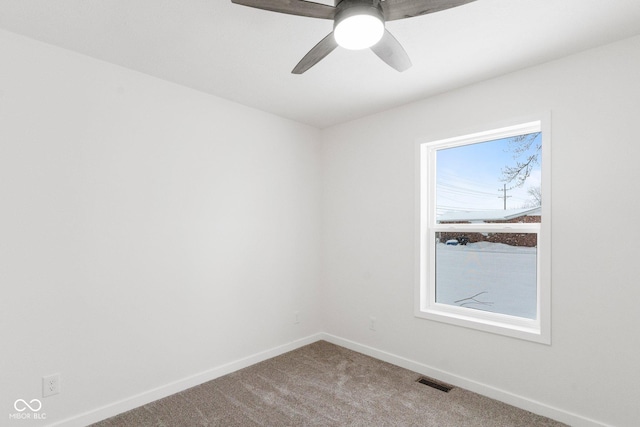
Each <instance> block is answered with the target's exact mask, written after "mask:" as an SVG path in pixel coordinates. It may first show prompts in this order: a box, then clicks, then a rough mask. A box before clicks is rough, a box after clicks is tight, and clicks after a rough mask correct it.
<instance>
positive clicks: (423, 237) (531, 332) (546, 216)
mask: <svg viewBox="0 0 640 427" xmlns="http://www.w3.org/2000/svg"><path fill="white" fill-rule="evenodd" d="M485 129H486V128H485ZM490 129H491V130H488V131H480V132H466V133H461V136H457V137H453V138H444V139H433V138H429V139H427V138H421V139H420V140H418V144H417V155H416V158H417V162H416V163H417V173H416V177H417V185H416V187H417V196H416V197H417V200H418V203H417V204H416V205H417V209H418V214H417V218H418V221H417V222H418V224H417V228H418V232H417V240H418V241H417V243H416V254H417V262H416V264H417V270H418V272H417V279H416V291H415V293H416V295H415V316H416V317H419V318H423V319H428V320H435V321H438V322H444V323H448V324H452V325H457V326H462V327H467V328H472V329H477V330H481V331H485V332H491V333H496V334H500V335H505V336H510V337H514V338H520V339H524V340H528V341H534V342H538V343H543V344H547V345H550V344H551V176H550V171H551V162H550V160H551V159H550V155H549V153H550V151H551V120H550V113H546V114H539V115H536V116H534V117H529V118H525V119H520V120H513V121H511V122H507V124H506V125H505V124H502V125H500V126H494V127H492V128H490ZM533 132H542V153H541V159H542V162H541V163H542V164H541V168H542V214H541V222H540V223H505V224H493V223H491V224H489V223H484V224H438V223H437V221H436V200H435V197H436V182H435V181H436V166H437V165H436V160H435V159H436V156H435V153H436V151H437V150H441V149H445V148H453V147H459V146H463V145H469V144H474V143H480V142H487V141H493V140H497V139H501V138H507V137H511V136H516V135H524V134H527V133H533ZM443 231H446V232H451V231H460V232H461V234H462V233H470V232H480V233H498V232H499V233H535V234H537V239H538V240H537V243H538V244H537V258H536V259H537V267H536V269H537V275H536V277H537V304H536V306H537V315H536V319H526V318H522V317H517V316H510V315H505V314H500V313H491V312H487V311H483V310H476V309H473V308H466V307H458V306H452V305H448V304H441V303H437V302H436V289H435V287H436V286H435V248H436V242H435V236H436V233H437V232H443Z"/></svg>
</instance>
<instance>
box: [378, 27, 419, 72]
mask: <svg viewBox="0 0 640 427" xmlns="http://www.w3.org/2000/svg"><path fill="white" fill-rule="evenodd" d="M371 50H372V51H373V53H375V54H376V55H378V57H379V58H380V59H382V60H383V61H384V62H386V63H387V64H388V65H389V66H391V67H392V68H395V69H396V70H398V71H400V72H403V71H405V70H407V69H409V68H411V65H412V64H411V60H410V59H409V55H407V52H406V51H405V50H404V48H403V47H402V45H400V43H399V42H398V40H396V38H395V37H393V35H391V33H390V32H389V31H388V30H385V31H384V35H383V36H382V39H381V40H380V41H379V42H378V43H377V44H375V45H373V46H371Z"/></svg>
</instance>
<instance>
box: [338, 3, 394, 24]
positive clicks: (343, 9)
mask: <svg viewBox="0 0 640 427" xmlns="http://www.w3.org/2000/svg"><path fill="white" fill-rule="evenodd" d="M374 4H375V5H374ZM355 15H371V16H375V17H376V18H378V19H380V21H382V23H384V14H383V13H382V6H380V1H375V0H342V1H340V2H339V3H338V4H337V5H336V17H335V20H334V21H333V27H334V29H335V27H336V25H337V24H338V23H339V22H341V21H344V20H345V19H347V18H349V17H350V16H355Z"/></svg>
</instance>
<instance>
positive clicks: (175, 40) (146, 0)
mask: <svg viewBox="0 0 640 427" xmlns="http://www.w3.org/2000/svg"><path fill="white" fill-rule="evenodd" d="M316 2H318V3H325V4H333V3H332V1H331V0H316ZM332 25H333V24H332V22H331V21H327V20H319V19H313V18H305V17H299V16H292V15H283V14H278V13H273V12H267V11H262V10H257V9H252V8H248V7H245V6H239V5H235V4H232V3H231V1H230V0H0V28H3V29H6V30H8V31H12V32H15V33H18V34H22V35H25V36H28V37H31V38H34V39H37V40H41V41H44V42H46V43H50V44H53V45H57V46H60V47H63V48H66V49H70V50H73V51H77V52H80V53H83V54H85V55H88V56H91V57H94V58H98V59H101V60H104V61H108V62H111V63H114V64H118V65H121V66H124V67H127V68H130V69H133V70H137V71H140V72H143V73H146V74H150V75H153V76H157V77H159V78H162V79H165V80H169V81H172V82H175V83H178V84H181V85H184V86H188V87H191V88H194V89H197V90H200V91H203V92H207V93H211V94H214V95H217V96H220V97H223V98H227V99H230V100H233V101H237V102H239V103H242V104H245V105H248V106H252V107H256V108H258V109H261V110H264V111H268V112H271V113H274V114H277V115H279V116H283V117H287V118H291V119H294V120H297V121H299V122H303V123H308V124H311V125H313V126H316V127H319V128H323V127H326V126H330V125H333V124H337V123H341V122H344V121H347V120H351V119H354V118H357V117H361V116H364V115H367V114H371V113H375V112H379V111H383V110H385V109H388V108H390V107H394V106H397V105H401V104H405V103H407V102H411V101H414V100H418V99H421V98H425V97H428V96H430V95H434V94H438V93H442V92H444V91H447V90H451V89H454V88H457V87H460V86H464V85H468V84H470V83H473V82H477V81H481V80H485V79H488V78H491V77H494V76H498V75H501V74H505V73H508V72H511V71H514V70H517V69H521V68H525V67H529V66H532V65H535V64H539V63H543V62H547V61H549V60H553V59H556V58H560V57H562V56H566V55H568V54H571V53H573V52H578V51H581V50H585V49H588V48H592V47H595V46H599V45H603V44H607V43H610V42H613V41H616V40H620V39H623V38H627V37H631V36H634V35H637V34H640V0H477V1H476V2H473V3H469V4H467V5H464V6H461V7H458V8H454V9H449V10H445V11H442V12H438V13H435V14H432V15H425V16H420V17H415V18H410V19H404V20H399V21H392V22H389V23H387V29H389V31H391V32H392V33H393V34H394V35H395V37H396V38H397V39H398V41H400V43H401V44H402V45H403V46H404V48H405V50H406V51H407V53H408V54H409V56H410V58H411V60H412V62H413V67H412V68H411V69H409V70H408V71H405V72H404V73H398V72H397V71H395V70H393V69H391V68H390V67H388V66H387V65H386V64H385V63H383V62H382V61H381V60H380V59H378V58H377V57H376V56H375V55H374V54H373V53H372V52H371V51H369V50H364V51H347V50H344V49H342V48H338V49H336V50H335V51H334V52H333V53H331V54H330V55H329V56H328V57H326V58H325V59H324V60H322V61H321V62H320V63H319V64H317V65H316V66H315V67H313V68H312V69H311V70H309V71H308V72H306V73H305V74H302V75H293V74H291V73H290V71H291V69H293V67H294V66H295V65H296V64H297V63H298V61H299V60H300V59H301V58H302V57H303V56H304V55H305V54H306V52H307V51H308V50H309V49H311V48H312V47H313V46H314V45H315V44H316V43H317V42H318V41H320V40H321V39H322V38H323V37H324V36H325V35H327V34H328V33H330V32H331V30H332ZM2 60H7V59H6V58H3V59H2Z"/></svg>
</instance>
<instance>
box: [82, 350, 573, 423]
mask: <svg viewBox="0 0 640 427" xmlns="http://www.w3.org/2000/svg"><path fill="white" fill-rule="evenodd" d="M419 377H420V375H419V374H416V373H414V372H411V371H408V370H406V369H402V368H399V367H397V366H394V365H391V364H388V363H385V362H381V361H379V360H376V359H373V358H371V357H368V356H365V355H363V354H360V353H356V352H354V351H351V350H348V349H345V348H343V347H339V346H336V345H333V344H330V343H327V342H325V341H319V342H316V343H313V344H311V345H308V346H305V347H302V348H300V349H298V350H295V351H292V352H289V353H286V354H283V355H281V356H278V357H275V358H273V359H270V360H267V361H264V362H262V363H258V364H256V365H253V366H250V367H248V368H245V369H242V370H240V371H237V372H234V373H232V374H229V375H226V376H224V377H220V378H218V379H215V380H213V381H209V382H207V383H204V384H201V385H199V386H197V387H193V388H191V389H188V390H185V391H183V392H181V393H177V394H175V395H172V396H169V397H167V398H164V399H161V400H158V401H155V402H152V403H150V404H148V405H144V406H142V407H140V408H137V409H134V410H132V411H129V412H126V413H124V414H121V415H118V416H116V417H113V418H109V419H107V420H104V421H102V422H100V423H97V424H94V426H95V427H113V426H136V427H138V426H141V427H143V426H153V427H165V426H166V427H173V426H184V427H196V426H243V427H244V426H434V427H435V426H438V427H446V426H455V427H464V426H492V427H493V426H496V427H498V426H510V427H515V426H522V427H525V426H526V427H532V426H562V425H564V424H561V423H559V422H556V421H553V420H550V419H548V418H544V417H541V416H538V415H534V414H532V413H530V412H527V411H523V410H521V409H517V408H514V407H512V406H509V405H506V404H504V403H500V402H497V401H495V400H491V399H488V398H486V397H483V396H480V395H478V394H475V393H471V392H469V391H466V390H463V389H460V388H454V389H453V390H451V391H450V392H449V393H444V392H442V391H439V390H436V389H433V388H431V387H429V386H426V385H423V384H420V383H417V382H416V380H417V379H418V378H419Z"/></svg>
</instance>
